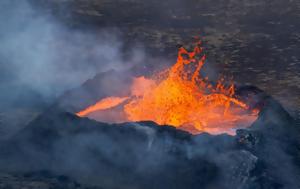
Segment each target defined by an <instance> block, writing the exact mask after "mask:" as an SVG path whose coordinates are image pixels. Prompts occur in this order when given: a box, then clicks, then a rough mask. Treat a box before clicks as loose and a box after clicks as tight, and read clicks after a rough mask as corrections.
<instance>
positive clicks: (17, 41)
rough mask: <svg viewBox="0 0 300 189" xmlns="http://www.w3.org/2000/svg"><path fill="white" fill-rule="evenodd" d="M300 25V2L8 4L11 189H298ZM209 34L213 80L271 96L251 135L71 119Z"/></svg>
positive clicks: (4, 167) (68, 0)
mask: <svg viewBox="0 0 300 189" xmlns="http://www.w3.org/2000/svg"><path fill="white" fill-rule="evenodd" d="M299 20H300V2H299V1H297V0H288V1H287V0H272V1H271V0H263V1H261V0H254V1H251V2H250V1H240V0H224V1H223V0H218V1H210V0H198V1H196V0H185V1H184V0H167V1H157V0H154V1H137V0H109V1H106V0H89V1H85V0H65V1H59V0H52V1H51V0H28V1H26V0H22V1H17V0H11V1H9V0H4V1H1V2H0V39H1V44H0V91H1V94H0V107H1V109H0V132H1V145H0V147H1V153H0V159H1V164H0V172H1V174H0V188H21V187H25V188H26V187H27V188H199V187H200V188H247V189H248V188H249V189H250V188H299V187H300V186H299V179H298V178H299V175H300V174H299V149H300V147H299V141H298V139H299V129H298V127H299V123H298V122H297V119H299V116H300V115H299V106H300V98H299V94H300V75H299V73H300V57H299V55H300V32H299V31H300V24H299V23H300V22H299ZM199 35H200V36H201V37H202V38H203V41H204V47H205V49H206V53H207V57H208V61H209V65H211V66H210V67H208V68H207V69H206V71H207V74H208V75H209V76H211V77H215V76H216V75H217V74H218V73H219V72H222V73H225V74H226V75H232V76H233V78H234V81H235V82H236V83H237V84H238V85H241V86H243V85H253V86H257V87H258V88H260V89H262V90H263V91H265V92H261V91H260V90H258V91H259V92H257V89H256V88H251V87H250V91H252V92H253V91H256V92H257V93H259V94H258V96H259V98H260V100H261V102H262V103H263V104H264V105H265V106H264V109H263V111H262V113H261V114H260V116H259V119H258V120H257V122H255V123H254V124H253V125H252V126H251V127H250V130H241V131H239V132H238V134H237V135H236V136H227V135H220V136H211V135H208V134H202V135H199V136H192V135H190V134H188V133H185V132H182V131H177V130H174V129H173V128H171V127H159V126H157V125H156V124H155V123H150V122H143V123H135V124H124V125H122V126H121V127H120V125H107V124H105V123H98V122H94V121H92V120H88V119H80V118H78V117H76V116H74V115H73V114H72V113H74V112H76V111H78V110H80V109H82V108H84V107H86V106H87V105H89V104H92V103H94V102H95V101H96V100H99V99H100V98H102V97H104V96H109V95H112V94H114V93H116V92H118V93H121V92H122V89H123V88H124V87H126V86H127V85H128V80H130V76H132V75H147V74H151V73H152V72H154V71H155V70H160V69H162V68H164V67H166V66H168V65H170V64H173V63H174V62H175V61H176V53H177V49H178V47H179V46H180V45H187V46H188V45H189V44H190V42H191V41H192V38H193V37H194V36H199ZM97 86H99V87H97ZM260 94H263V95H260ZM266 94H268V95H271V96H273V98H272V97H270V96H268V95H266ZM278 102H279V103H280V104H282V106H283V108H282V107H281V105H280V104H278ZM286 110H287V111H286ZM66 112H70V113H66ZM295 120H296V121H295ZM140 126H141V127H140ZM120 144H121V145H120ZM124 154H125V155H124Z"/></svg>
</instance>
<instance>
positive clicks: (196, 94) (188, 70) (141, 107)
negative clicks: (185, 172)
mask: <svg viewBox="0 0 300 189" xmlns="http://www.w3.org/2000/svg"><path fill="white" fill-rule="evenodd" d="M202 53H203V49H202V48H201V46H200V42H199V43H197V45H196V47H195V48H194V49H193V51H192V52H188V51H187V50H186V49H185V48H183V47H181V48H180V49H179V52H178V59H177V62H176V64H174V65H173V66H172V67H171V68H169V69H168V70H166V71H164V72H161V73H159V74H157V75H155V76H153V77H152V78H145V77H139V78H135V79H134V81H133V84H132V86H131V95H130V96H128V97H108V98H104V99H102V100H100V101H99V102H97V103H96V104H95V105H92V106H90V107H88V108H87V109H85V110H83V111H81V112H79V113H77V115H78V116H81V117H83V116H88V115H89V114H90V113H93V112H95V111H99V110H108V109H109V108H112V107H115V106H118V105H120V104H123V111H124V112H125V115H126V120H124V121H145V120H151V121H154V122H156V123H158V124H160V125H172V126H175V127H177V128H179V129H182V130H186V131H188V132H190V133H193V134H198V133H201V132H208V133H211V134H220V133H228V134H234V133H235V129H236V128H241V127H246V126H249V125H250V124H251V123H252V122H253V121H254V120H255V119H256V117H257V113H254V112H249V111H248V107H247V105H246V104H245V103H244V102H242V101H240V100H238V99H237V98H235V95H234V94H235V88H234V85H233V84H229V85H228V86H225V84H224V79H220V80H219V81H218V82H217V83H216V84H215V85H213V84H211V82H209V81H208V78H203V77H202V76H201V74H200V71H201V68H202V67H203V65H204V63H205V59H206V57H205V55H202Z"/></svg>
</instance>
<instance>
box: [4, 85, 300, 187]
mask: <svg viewBox="0 0 300 189" xmlns="http://www.w3.org/2000/svg"><path fill="white" fill-rule="evenodd" d="M244 90H245V89H244ZM252 91H256V92H257V96H259V97H263V98H261V100H263V101H264V103H263V104H264V106H263V107H261V112H260V115H259V118H258V119H257V121H256V122H255V123H254V124H253V125H252V126H251V127H250V128H248V129H243V130H238V131H237V135H236V136H229V135H226V134H224V135H216V136H213V135H209V134H207V133H203V134H200V135H195V136H193V135H190V134H189V133H187V132H184V131H180V130H177V129H176V128H174V127H171V126H158V125H157V124H156V123H154V122H147V121H145V122H137V123H123V124H106V123H100V122H96V121H93V120H90V119H88V118H79V117H77V116H75V115H73V114H71V113H67V112H63V111H62V110H61V109H60V110H55V109H53V108H52V109H50V110H49V111H46V112H45V113H44V114H42V115H40V116H39V117H38V118H37V119H35V120H34V121H32V122H31V123H30V124H29V125H28V126H27V127H25V128H24V129H23V130H21V131H20V132H19V133H17V134H16V135H14V136H13V137H12V138H10V139H9V140H7V141H5V142H2V143H1V151H0V158H1V161H0V165H1V166H0V167H1V168H2V170H6V171H17V172H24V173H26V172H37V171H39V170H48V171H51V172H53V173H54V174H58V175H67V176H68V177H71V178H72V179H75V180H76V181H78V182H81V183H86V184H87V183H88V184H92V185H97V186H101V187H104V188H127V187H129V188H131V187H137V188H146V189H147V188H149V189H150V188H172V189H173V188H199V187H201V188H242V189H250V188H297V187H299V182H298V178H299V160H298V159H299V158H298V157H299V154H300V153H299V152H300V150H299V149H300V148H299V139H298V136H299V132H298V128H297V127H296V125H295V124H294V121H293V119H292V118H291V117H290V116H289V114H288V113H286V111H285V110H284V109H283V108H282V107H281V106H280V104H278V103H277V102H276V101H275V100H274V99H273V98H272V97H270V96H268V95H265V94H263V92H262V91H260V90H253V89H252ZM258 99H259V98H258ZM256 102H257V103H259V104H261V103H262V102H261V101H259V100H258V101H256ZM282 173H284V174H282Z"/></svg>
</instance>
